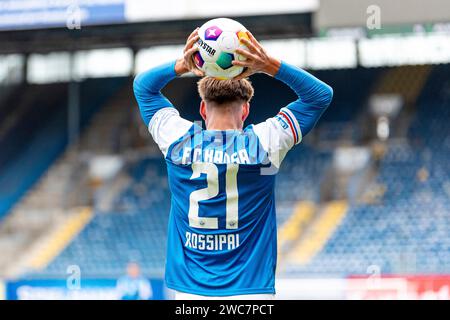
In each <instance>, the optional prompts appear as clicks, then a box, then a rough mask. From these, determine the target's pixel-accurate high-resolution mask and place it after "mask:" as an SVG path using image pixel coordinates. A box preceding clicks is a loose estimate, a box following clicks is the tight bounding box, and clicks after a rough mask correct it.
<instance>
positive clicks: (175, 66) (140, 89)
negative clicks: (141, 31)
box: [133, 29, 201, 126]
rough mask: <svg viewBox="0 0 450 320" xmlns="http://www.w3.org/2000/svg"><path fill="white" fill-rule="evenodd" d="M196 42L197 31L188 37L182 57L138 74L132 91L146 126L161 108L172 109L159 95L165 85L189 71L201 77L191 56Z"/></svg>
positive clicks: (169, 103)
mask: <svg viewBox="0 0 450 320" xmlns="http://www.w3.org/2000/svg"><path fill="white" fill-rule="evenodd" d="M197 40H198V35H197V29H195V30H194V31H193V32H192V33H191V35H190V36H189V38H188V40H187V42H186V46H185V48H184V56H183V58H180V59H178V60H176V61H172V62H169V63H165V64H163V65H160V66H158V67H155V68H152V69H150V70H148V71H146V72H143V73H141V74H139V75H138V76H137V77H136V78H135V79H134V83H133V90H134V95H135V97H136V100H137V102H138V105H139V110H140V113H141V117H142V120H143V121H144V123H145V124H146V125H147V126H148V125H149V123H150V121H151V119H152V118H153V116H154V115H155V114H156V112H158V111H159V110H161V109H163V108H167V107H169V108H173V105H172V103H171V102H170V101H169V100H168V99H167V98H166V97H165V96H164V95H163V94H162V93H161V89H162V88H164V87H165V86H166V85H167V83H169V82H170V81H171V80H173V79H174V78H176V77H177V76H178V75H182V74H184V73H187V72H189V71H192V72H194V73H195V74H196V75H199V76H200V75H201V71H200V70H198V69H197V68H195V65H194V64H193V61H192V55H193V54H194V52H195V51H196V50H197V48H196V47H195V46H194V43H195V42H196V41H197Z"/></svg>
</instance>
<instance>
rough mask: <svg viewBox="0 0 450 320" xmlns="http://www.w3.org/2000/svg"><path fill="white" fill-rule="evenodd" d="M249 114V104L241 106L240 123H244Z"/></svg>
mask: <svg viewBox="0 0 450 320" xmlns="http://www.w3.org/2000/svg"><path fill="white" fill-rule="evenodd" d="M249 114H250V103H248V102H246V103H244V104H243V105H242V122H244V121H245V120H246V119H247V117H248V115H249Z"/></svg>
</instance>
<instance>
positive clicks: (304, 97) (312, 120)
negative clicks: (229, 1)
mask: <svg viewBox="0 0 450 320" xmlns="http://www.w3.org/2000/svg"><path fill="white" fill-rule="evenodd" d="M248 34H249V38H250V40H247V39H245V38H243V39H242V42H243V43H244V44H245V45H246V46H247V47H248V48H249V51H246V50H241V49H238V50H237V52H238V53H240V54H242V55H244V56H246V57H247V60H246V61H233V64H235V65H240V66H244V67H247V68H248V69H247V71H246V72H245V73H243V74H241V75H240V76H238V77H236V79H241V78H244V77H248V76H249V75H251V74H253V73H256V72H263V73H266V74H269V75H271V76H273V77H275V78H276V79H278V80H281V81H283V82H284V83H286V84H287V85H288V86H289V87H291V88H292V90H294V92H295V93H296V94H297V96H298V99H297V100H296V101H294V102H292V103H290V104H289V105H288V106H287V107H286V108H287V109H288V112H287V114H286V117H287V119H286V121H290V120H294V119H289V117H292V116H293V117H294V118H295V120H296V121H297V123H298V125H299V127H300V130H301V132H300V134H299V135H298V138H297V141H295V143H298V142H300V140H301V137H304V136H305V135H306V134H308V132H309V131H311V129H312V128H313V127H314V126H315V124H316V123H317V121H318V120H319V118H320V117H321V115H322V114H323V112H324V111H325V110H326V109H327V108H328V106H329V105H330V103H331V100H332V97H333V90H332V88H331V87H330V86H329V85H327V84H326V83H324V82H322V81H321V80H319V79H317V78H316V77H314V76H313V75H311V74H310V73H308V72H306V71H305V70H302V69H300V68H297V67H295V66H293V65H290V64H288V63H286V62H284V61H280V60H278V59H276V58H273V57H271V56H269V55H268V54H267V52H266V51H265V50H264V48H263V47H262V46H261V45H260V44H259V43H258V41H257V40H256V39H255V38H254V37H253V35H252V34H251V33H250V32H249V33H248ZM281 113H283V109H282V111H281ZM294 127H295V126H294Z"/></svg>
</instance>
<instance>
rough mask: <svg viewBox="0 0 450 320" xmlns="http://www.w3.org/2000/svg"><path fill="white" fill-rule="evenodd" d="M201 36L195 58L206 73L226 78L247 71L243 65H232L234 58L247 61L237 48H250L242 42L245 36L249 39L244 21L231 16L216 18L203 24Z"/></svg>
mask: <svg viewBox="0 0 450 320" xmlns="http://www.w3.org/2000/svg"><path fill="white" fill-rule="evenodd" d="M198 36H199V39H198V41H197V47H198V51H197V52H195V53H194V55H193V59H194V62H195V65H196V66H197V67H198V68H199V69H200V70H202V71H203V72H204V73H205V75H207V76H210V77H215V78H217V79H222V80H225V79H232V78H234V77H236V76H238V75H240V74H241V73H242V72H243V71H244V68H243V67H241V66H235V65H233V64H232V61H233V60H238V61H245V60H246V58H245V57H244V56H243V55H240V54H237V53H236V52H235V50H236V49H237V48H241V49H247V47H246V46H245V45H244V44H242V43H241V41H240V40H241V39H242V38H245V39H249V37H248V35H247V29H246V28H245V27H244V26H243V25H242V24H240V23H239V22H237V21H235V20H232V19H228V18H218V19H212V20H209V21H208V22H206V23H205V24H204V25H202V26H201V27H200V29H199V30H198Z"/></svg>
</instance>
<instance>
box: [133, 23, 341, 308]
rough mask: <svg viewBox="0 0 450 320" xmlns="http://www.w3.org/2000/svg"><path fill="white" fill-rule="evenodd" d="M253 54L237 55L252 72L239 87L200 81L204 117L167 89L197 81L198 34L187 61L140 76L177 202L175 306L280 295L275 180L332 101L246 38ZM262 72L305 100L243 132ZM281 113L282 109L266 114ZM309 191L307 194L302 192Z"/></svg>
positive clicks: (172, 240) (325, 90)
mask: <svg viewBox="0 0 450 320" xmlns="http://www.w3.org/2000/svg"><path fill="white" fill-rule="evenodd" d="M248 35H249V39H250V40H247V39H242V41H243V43H244V44H245V45H246V46H247V47H248V49H249V50H237V52H238V53H240V54H242V55H244V56H246V57H247V60H246V61H233V64H235V65H239V66H243V67H245V68H247V69H246V71H245V72H244V73H243V74H241V75H240V76H238V77H236V78H235V79H233V80H218V79H214V78H211V77H203V78H202V79H201V80H200V81H199V82H198V91H199V94H200V97H201V99H202V101H201V104H200V116H201V117H202V118H203V120H204V121H205V124H206V130H205V129H203V128H202V126H201V123H200V124H197V123H193V122H191V121H188V120H186V119H183V118H182V117H180V115H179V113H178V111H177V109H176V108H175V107H174V106H173V105H172V103H171V102H170V101H169V100H167V98H165V97H164V96H163V95H162V94H161V91H160V90H161V89H162V88H163V87H164V86H165V85H166V84H167V83H168V82H169V81H171V80H172V79H174V78H175V77H177V76H179V75H181V74H184V73H187V72H193V73H195V74H196V75H198V76H202V75H203V74H202V72H201V71H200V70H198V69H196V68H195V66H194V64H193V62H192V55H193V54H194V52H195V51H196V50H197V48H196V46H195V43H196V41H197V40H198V35H197V29H196V30H194V32H192V34H191V35H190V36H189V38H188V40H187V43H186V46H185V49H184V57H183V58H181V59H178V60H176V61H173V62H170V63H167V64H163V65H161V66H159V67H156V68H153V69H151V70H149V71H146V72H144V73H142V74H140V75H138V76H137V77H136V79H135V81H134V93H135V97H136V100H137V102H138V104H139V108H140V112H141V115H142V118H143V120H144V122H145V124H146V125H147V126H148V130H149V131H150V134H151V135H152V137H153V139H154V140H155V142H156V143H157V144H158V146H159V148H160V150H161V152H162V153H163V155H164V157H165V161H166V164H167V171H168V180H169V186H170V190H171V193H172V197H171V210H170V217H169V226H168V244H167V248H168V249H167V260H166V274H165V280H166V284H167V286H168V287H169V288H171V289H174V290H175V292H176V299H202V298H205V299H206V298H217V297H220V298H222V299H224V298H231V299H240V298H242V299H270V298H273V296H274V294H275V289H274V283H275V268H276V260H277V227H276V220H275V192H274V191H275V190H274V188H275V175H276V172H277V169H278V168H279V167H280V165H281V162H282V160H283V158H284V156H285V155H286V153H287V152H288V151H289V150H290V149H291V148H292V147H294V146H295V145H296V144H298V143H300V141H301V140H302V137H304V136H305V135H307V134H308V132H309V131H310V130H311V129H312V128H313V127H314V125H315V124H316V122H317V121H318V119H319V118H320V116H321V115H322V113H323V112H324V111H325V110H326V108H327V107H328V105H329V104H330V102H331V99H332V96H333V91H332V89H331V87H330V86H328V85H327V84H325V83H323V82H322V81H320V80H318V79H317V78H315V77H314V76H312V75H311V74H309V73H308V72H306V71H304V70H302V69H299V68H297V67H295V66H292V65H290V64H288V63H287V62H285V61H280V60H278V59H276V58H275V57H272V56H270V55H269V54H268V53H267V52H266V50H264V48H263V47H262V46H261V44H260V43H259V42H258V41H257V40H256V39H255V38H254V37H253V35H252V34H251V33H248ZM257 72H263V73H266V74H268V75H269V76H272V77H275V78H276V79H278V80H280V81H282V82H284V83H285V84H287V85H288V86H290V87H291V88H292V90H294V92H295V93H296V94H297V95H298V99H297V100H295V101H293V102H292V103H290V104H288V105H287V106H285V107H283V108H281V110H280V111H279V112H278V114H277V115H275V116H274V117H272V118H269V119H267V120H266V121H264V122H262V123H258V124H256V125H249V126H247V127H246V128H243V125H244V121H245V119H246V118H247V116H248V115H249V112H250V100H251V98H252V96H253V87H252V85H251V83H250V82H249V81H248V80H247V79H246V77H248V76H249V75H251V74H253V73H257ZM258 107H259V108H261V107H265V108H269V107H270V108H272V107H273V108H275V107H276V106H258ZM299 192H301V190H299Z"/></svg>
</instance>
